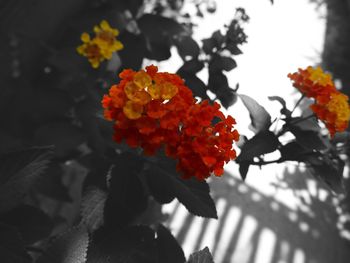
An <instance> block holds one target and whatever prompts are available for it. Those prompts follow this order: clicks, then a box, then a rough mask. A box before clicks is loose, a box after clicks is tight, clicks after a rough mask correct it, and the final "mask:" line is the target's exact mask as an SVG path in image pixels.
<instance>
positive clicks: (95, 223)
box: [81, 186, 107, 233]
mask: <svg viewBox="0 0 350 263" xmlns="http://www.w3.org/2000/svg"><path fill="white" fill-rule="evenodd" d="M106 200H107V193H106V192H105V191H103V190H102V189H100V188H98V187H94V186H92V187H90V188H88V189H87V191H86V192H85V194H84V196H83V199H82V202H81V217H82V219H81V220H82V222H83V223H84V224H85V225H86V227H87V229H88V231H89V233H92V232H93V231H95V230H97V229H98V228H99V227H100V226H102V225H103V211H104V206H105V202H106Z"/></svg>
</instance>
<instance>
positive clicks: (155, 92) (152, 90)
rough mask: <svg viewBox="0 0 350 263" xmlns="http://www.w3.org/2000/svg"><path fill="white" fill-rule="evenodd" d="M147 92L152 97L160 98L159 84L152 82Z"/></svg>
mask: <svg viewBox="0 0 350 263" xmlns="http://www.w3.org/2000/svg"><path fill="white" fill-rule="evenodd" d="M147 92H148V93H149V95H151V97H152V98H153V99H159V98H160V86H159V85H158V84H152V85H150V86H149V87H148V88H147Z"/></svg>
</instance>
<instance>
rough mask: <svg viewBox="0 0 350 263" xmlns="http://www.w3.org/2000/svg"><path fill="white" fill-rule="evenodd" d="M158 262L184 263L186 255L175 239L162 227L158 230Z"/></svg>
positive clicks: (159, 226)
mask: <svg viewBox="0 0 350 263" xmlns="http://www.w3.org/2000/svg"><path fill="white" fill-rule="evenodd" d="M156 242H157V248H158V261H159V262H167V263H183V262H185V261H186V259H185V254H184V252H183V250H182V248H181V246H180V245H179V243H178V242H177V240H176V239H175V237H174V236H173V235H172V234H171V233H170V231H169V230H168V229H166V228H165V227H164V226H162V225H158V229H157V240H156Z"/></svg>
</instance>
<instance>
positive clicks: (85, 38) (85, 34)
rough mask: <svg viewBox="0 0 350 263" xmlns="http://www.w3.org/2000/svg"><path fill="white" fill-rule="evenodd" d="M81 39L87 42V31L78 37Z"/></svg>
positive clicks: (88, 38)
mask: <svg viewBox="0 0 350 263" xmlns="http://www.w3.org/2000/svg"><path fill="white" fill-rule="evenodd" d="M80 39H81V41H83V42H84V43H87V42H90V40H91V39H90V35H89V34H88V33H85V32H84V33H83V34H81V37H80Z"/></svg>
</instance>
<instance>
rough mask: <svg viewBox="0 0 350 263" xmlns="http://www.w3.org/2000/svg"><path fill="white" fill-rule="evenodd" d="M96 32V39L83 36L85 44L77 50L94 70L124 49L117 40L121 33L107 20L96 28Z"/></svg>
mask: <svg viewBox="0 0 350 263" xmlns="http://www.w3.org/2000/svg"><path fill="white" fill-rule="evenodd" d="M94 32H95V37H94V38H92V39H91V37H90V35H89V34H88V33H83V34H82V35H81V41H82V42H83V44H82V45H80V46H79V47H78V48H77V52H78V53H79V54H80V55H82V56H84V57H87V59H88V60H89V62H90V64H91V66H92V67H93V68H98V67H99V65H100V63H101V62H102V61H104V60H106V59H107V60H109V59H111V58H112V55H113V53H114V52H116V51H118V50H121V49H123V44H122V43H121V42H120V41H118V40H116V36H118V35H119V31H118V30H117V29H114V28H112V27H111V26H110V25H109V24H108V22H107V21H106V20H103V21H102V22H101V23H100V26H95V27H94Z"/></svg>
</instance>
